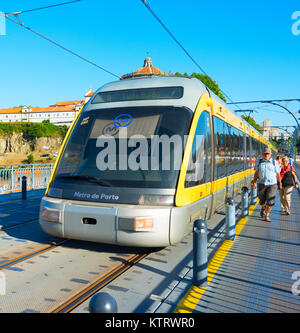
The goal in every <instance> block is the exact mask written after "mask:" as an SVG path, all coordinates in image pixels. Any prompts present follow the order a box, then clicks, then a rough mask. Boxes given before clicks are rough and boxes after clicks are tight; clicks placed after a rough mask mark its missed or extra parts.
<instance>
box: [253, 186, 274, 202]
mask: <svg viewBox="0 0 300 333" xmlns="http://www.w3.org/2000/svg"><path fill="white" fill-rule="evenodd" d="M276 191H277V184H275V185H264V184H258V193H257V194H258V197H259V203H260V204H261V205H264V204H267V205H268V206H274V204H275V196H276Z"/></svg>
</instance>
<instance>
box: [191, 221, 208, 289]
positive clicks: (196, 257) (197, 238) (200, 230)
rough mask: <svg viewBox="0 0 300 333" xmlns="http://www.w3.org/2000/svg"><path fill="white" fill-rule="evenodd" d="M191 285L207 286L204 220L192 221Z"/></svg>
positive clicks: (205, 227)
mask: <svg viewBox="0 0 300 333" xmlns="http://www.w3.org/2000/svg"><path fill="white" fill-rule="evenodd" d="M193 285H195V286H197V287H205V286H207V225H206V221H205V220H196V221H194V228H193Z"/></svg>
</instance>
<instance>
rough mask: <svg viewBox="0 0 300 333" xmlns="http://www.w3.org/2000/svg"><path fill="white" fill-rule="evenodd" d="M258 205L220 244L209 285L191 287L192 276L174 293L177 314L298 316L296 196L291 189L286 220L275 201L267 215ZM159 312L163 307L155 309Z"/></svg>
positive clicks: (299, 218) (299, 198)
mask: <svg viewBox="0 0 300 333" xmlns="http://www.w3.org/2000/svg"><path fill="white" fill-rule="evenodd" d="M270 217H271V219H272V222H271V223H268V222H265V221H264V220H263V219H262V218H261V217H260V205H258V206H257V207H256V209H255V210H254V211H253V213H252V215H251V216H250V217H249V219H242V220H241V221H240V222H239V223H238V225H237V234H238V236H237V237H236V239H235V241H228V240H226V241H224V243H223V244H222V245H221V247H220V248H219V249H218V251H217V252H216V253H215V255H214V257H213V258H212V260H211V261H210V262H209V264H208V285H207V287H202V288H198V287H196V286H193V285H192V275H191V274H189V275H188V276H186V278H185V281H182V283H181V284H180V285H179V286H178V288H177V295H173V300H172V301H174V299H175V298H178V297H179V296H182V294H183V292H184V291H186V290H187V288H188V286H190V287H189V290H188V291H187V292H186V294H185V295H184V296H183V298H181V300H180V301H179V302H178V305H177V307H176V309H175V312H180V313H232V312H238V313H270V312H273V313H298V312H300V192H298V191H297V190H295V189H294V190H293V194H292V207H291V215H289V216H287V215H281V214H280V199H279V196H278V194H277V197H276V204H275V206H274V207H273V209H272V211H271V215H270ZM160 311H161V312H164V307H162V308H161V309H160Z"/></svg>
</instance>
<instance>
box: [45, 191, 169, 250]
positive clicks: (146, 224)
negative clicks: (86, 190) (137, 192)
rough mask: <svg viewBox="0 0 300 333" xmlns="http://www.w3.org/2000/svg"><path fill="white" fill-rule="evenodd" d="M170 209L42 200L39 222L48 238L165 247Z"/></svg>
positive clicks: (48, 198)
mask: <svg viewBox="0 0 300 333" xmlns="http://www.w3.org/2000/svg"><path fill="white" fill-rule="evenodd" d="M171 210H172V207H171V206H167V207H153V206H151V207H149V206H140V205H121V204H120V205H113V204H104V203H103V204H102V203H94V202H82V201H74V200H65V199H57V198H51V197H43V199H42V201H41V206H40V217H39V222H40V226H41V228H42V229H43V230H44V231H45V232H46V233H48V234H51V235H53V236H57V237H63V238H71V239H79V240H85V241H92V242H99V243H107V244H116V245H126V246H137V247H160V246H169V245H170V244H171V240H170V216H171Z"/></svg>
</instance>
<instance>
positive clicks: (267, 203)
mask: <svg viewBox="0 0 300 333" xmlns="http://www.w3.org/2000/svg"><path fill="white" fill-rule="evenodd" d="M263 156H264V157H263V158H261V159H259V160H258V161H257V163H256V165H255V167H254V170H255V173H254V178H253V188H256V182H257V180H258V189H257V192H258V197H259V203H260V204H261V211H260V216H261V217H265V221H267V222H271V219H270V212H271V209H272V206H274V204H275V196H276V190H277V184H278V188H279V189H281V188H282V185H281V177H280V167H279V165H278V163H276V162H275V160H274V159H273V158H272V151H271V149H270V148H265V150H264V152H263Z"/></svg>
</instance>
